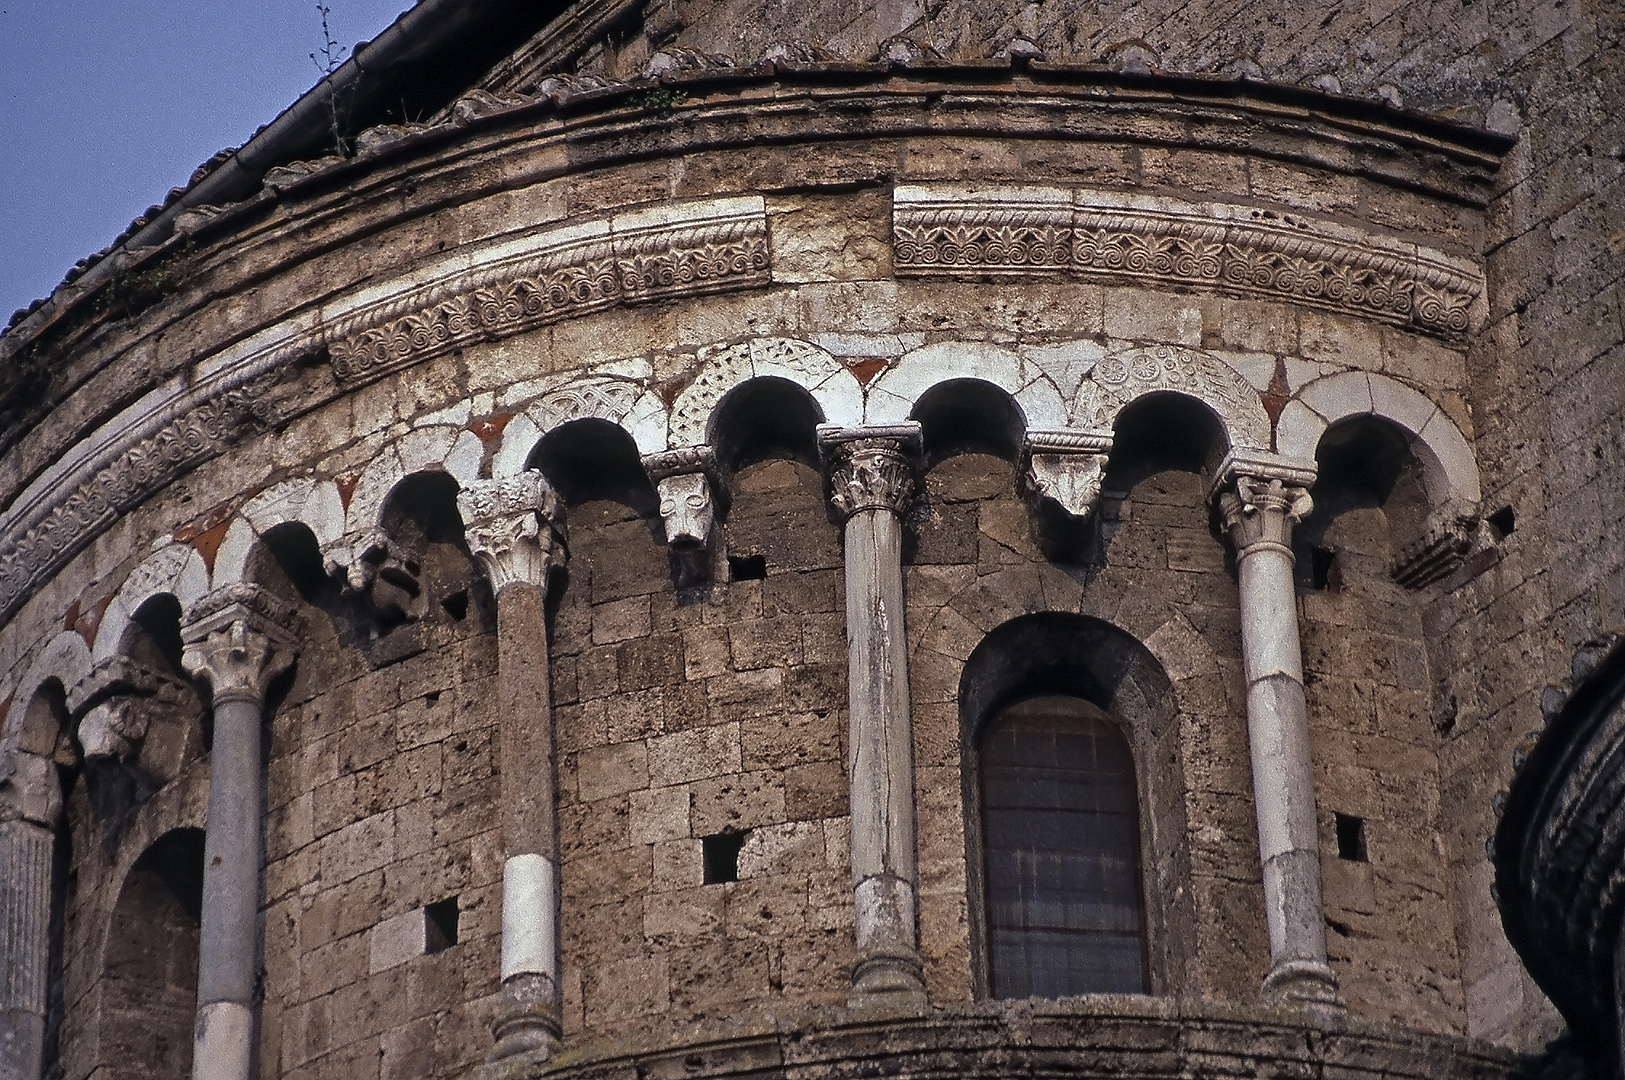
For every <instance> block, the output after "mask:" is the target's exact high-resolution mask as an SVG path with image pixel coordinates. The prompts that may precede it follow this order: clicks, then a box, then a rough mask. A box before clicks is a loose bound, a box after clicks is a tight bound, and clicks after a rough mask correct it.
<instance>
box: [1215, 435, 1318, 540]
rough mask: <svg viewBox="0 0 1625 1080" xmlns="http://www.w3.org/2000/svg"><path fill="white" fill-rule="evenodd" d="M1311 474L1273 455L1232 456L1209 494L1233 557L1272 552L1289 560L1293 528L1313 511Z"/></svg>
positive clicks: (1222, 465) (1308, 468)
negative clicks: (1216, 508) (1228, 536)
mask: <svg viewBox="0 0 1625 1080" xmlns="http://www.w3.org/2000/svg"><path fill="white" fill-rule="evenodd" d="M1314 482H1315V471H1314V469H1313V468H1312V467H1311V466H1309V465H1307V464H1306V463H1302V462H1295V461H1291V460H1289V459H1287V458H1280V457H1276V456H1274V455H1263V454H1255V455H1240V454H1236V453H1231V454H1228V455H1226V456H1225V459H1224V460H1223V461H1222V462H1221V463H1220V465H1219V468H1218V470H1217V472H1216V474H1215V477H1214V482H1213V491H1214V492H1215V498H1216V501H1217V503H1218V507H1219V514H1220V516H1221V517H1222V518H1223V519H1224V526H1225V529H1226V530H1227V531H1228V532H1229V533H1230V542H1231V543H1232V544H1233V545H1234V546H1235V549H1236V554H1237V555H1246V554H1249V553H1250V552H1252V551H1255V550H1259V549H1263V548H1273V549H1275V550H1277V551H1282V552H1285V553H1286V554H1287V555H1288V556H1289V557H1290V556H1291V554H1292V527H1293V526H1294V525H1296V524H1297V523H1298V522H1300V521H1302V520H1303V519H1304V518H1306V517H1308V516H1309V515H1310V513H1312V512H1313V511H1314V508H1315V504H1314V501H1313V500H1312V499H1310V498H1309V489H1310V488H1311V487H1312V486H1313V485H1314Z"/></svg>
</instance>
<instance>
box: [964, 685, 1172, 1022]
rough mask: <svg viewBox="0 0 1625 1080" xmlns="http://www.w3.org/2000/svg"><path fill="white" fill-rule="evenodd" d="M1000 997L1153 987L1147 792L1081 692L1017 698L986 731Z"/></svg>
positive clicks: (985, 794)
mask: <svg viewBox="0 0 1625 1080" xmlns="http://www.w3.org/2000/svg"><path fill="white" fill-rule="evenodd" d="M978 757H979V764H980V780H981V812H982V838H983V848H984V853H985V858H986V866H985V876H984V882H985V886H986V890H987V896H986V913H987V948H988V959H989V969H990V970H989V975H990V983H991V990H992V992H993V996H995V997H1001V998H1020V997H1062V996H1065V995H1068V994H1085V993H1144V992H1146V989H1147V979H1146V956H1145V954H1146V949H1145V939H1146V933H1145V923H1146V920H1145V912H1144V906H1143V904H1142V902H1141V893H1140V823H1139V796H1138V788H1137V786H1136V784H1135V778H1134V759H1133V756H1132V754H1131V753H1130V751H1129V746H1128V743H1127V741H1126V740H1125V739H1124V738H1123V735H1122V734H1121V733H1120V732H1119V731H1118V729H1117V727H1116V725H1114V724H1113V723H1112V722H1111V721H1110V720H1109V719H1108V718H1107V716H1106V714H1105V713H1104V712H1102V711H1101V710H1100V709H1098V708H1096V707H1095V706H1094V705H1092V704H1090V703H1089V702H1087V701H1085V700H1083V699H1082V698H1077V697H1060V696H1048V697H1033V698H1028V699H1026V700H1025V701H1020V702H1018V703H1016V704H1014V705H1011V706H1008V707H1006V708H1005V709H1003V710H1002V711H1000V712H999V713H998V714H997V715H995V716H994V717H993V718H992V719H991V720H990V722H989V723H988V724H987V726H986V727H985V728H984V729H983V732H982V737H981V741H980V753H979V755H978Z"/></svg>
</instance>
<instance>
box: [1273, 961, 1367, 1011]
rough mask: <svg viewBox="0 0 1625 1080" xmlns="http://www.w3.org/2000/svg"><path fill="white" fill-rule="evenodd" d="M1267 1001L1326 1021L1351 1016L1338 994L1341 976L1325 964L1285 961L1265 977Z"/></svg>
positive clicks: (1274, 967) (1276, 965) (1320, 962)
mask: <svg viewBox="0 0 1625 1080" xmlns="http://www.w3.org/2000/svg"><path fill="white" fill-rule="evenodd" d="M1262 996H1263V998H1264V1000H1265V1001H1266V1002H1268V1003H1269V1004H1271V1005H1283V1006H1286V1007H1287V1008H1297V1009H1304V1010H1307V1011H1309V1012H1311V1013H1313V1014H1314V1015H1315V1016H1317V1017H1318V1018H1320V1019H1322V1020H1323V1021H1324V1020H1335V1019H1340V1018H1342V1017H1343V1016H1344V1015H1346V1013H1347V1006H1346V1005H1344V1003H1343V998H1342V995H1340V994H1339V993H1338V992H1337V974H1336V973H1335V972H1334V971H1332V969H1331V966H1330V965H1329V964H1327V963H1325V962H1324V961H1321V960H1281V961H1279V962H1277V963H1276V964H1275V965H1274V966H1273V967H1271V968H1270V972H1269V974H1268V975H1265V976H1264V986H1263V994H1262Z"/></svg>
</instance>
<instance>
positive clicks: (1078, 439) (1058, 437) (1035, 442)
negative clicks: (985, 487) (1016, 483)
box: [1021, 431, 1112, 521]
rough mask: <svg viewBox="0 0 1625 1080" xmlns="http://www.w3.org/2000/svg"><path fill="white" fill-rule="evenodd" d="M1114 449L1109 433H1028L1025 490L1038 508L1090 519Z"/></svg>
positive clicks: (1025, 451) (1025, 448)
mask: <svg viewBox="0 0 1625 1080" xmlns="http://www.w3.org/2000/svg"><path fill="white" fill-rule="evenodd" d="M1111 449H1112V434H1111V432H1109V431H1029V432H1028V433H1027V440H1026V444H1025V445H1024V447H1023V448H1022V460H1023V468H1022V474H1021V480H1022V488H1023V490H1024V491H1025V492H1026V494H1027V495H1028V496H1029V497H1030V498H1031V499H1032V500H1033V501H1034V502H1035V503H1036V504H1037V505H1039V506H1044V505H1049V506H1053V507H1055V508H1056V509H1058V510H1060V511H1061V512H1062V513H1063V514H1066V515H1067V516H1068V517H1072V518H1076V519H1078V520H1080V521H1082V520H1084V519H1087V518H1088V517H1089V516H1090V515H1092V514H1093V513H1094V512H1095V509H1096V508H1097V507H1098V506H1099V505H1100V484H1101V481H1102V479H1104V478H1105V475H1106V459H1107V456H1108V455H1109V454H1110V453H1111Z"/></svg>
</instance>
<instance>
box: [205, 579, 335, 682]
mask: <svg viewBox="0 0 1625 1080" xmlns="http://www.w3.org/2000/svg"><path fill="white" fill-rule="evenodd" d="M304 631H305V626H304V620H303V619H302V618H301V617H300V615H299V613H298V612H297V611H295V610H294V609H293V608H292V607H291V606H290V605H288V604H285V603H283V602H282V601H281V600H278V599H277V598H276V597H274V596H272V595H271V594H270V593H268V592H266V591H265V590H264V589H261V588H260V587H258V586H257V585H247V584H238V585H228V586H226V587H225V588H223V589H219V590H217V591H215V592H212V593H210V594H209V595H207V596H205V597H204V598H203V599H201V600H199V601H198V602H197V603H195V604H193V605H192V609H191V610H190V611H189V612H187V616H186V622H185V624H184V625H183V626H182V627H181V640H182V641H183V642H184V643H185V645H186V651H185V652H184V653H182V654H181V664H182V666H184V667H185V668H186V670H187V671H188V672H189V673H190V674H191V675H192V676H193V677H195V678H198V679H201V680H203V681H204V682H206V683H207V684H208V687H209V692H210V695H211V698H212V700H213V702H214V704H215V705H216V706H219V705H220V704H222V703H223V702H227V701H250V702H253V703H254V704H255V705H261V706H262V705H264V703H265V691H266V689H267V688H268V687H269V686H270V684H271V680H273V679H275V678H276V677H277V676H278V675H280V674H282V673H283V672H284V671H286V670H288V668H289V667H291V666H292V665H293V661H294V658H295V657H296V656H297V655H298V652H299V642H300V639H301V638H302V637H303V636H304Z"/></svg>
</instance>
